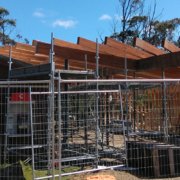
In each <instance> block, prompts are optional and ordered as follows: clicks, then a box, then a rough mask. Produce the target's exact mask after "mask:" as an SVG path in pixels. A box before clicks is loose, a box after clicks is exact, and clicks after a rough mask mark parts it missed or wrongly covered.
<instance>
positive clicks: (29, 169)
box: [20, 161, 80, 180]
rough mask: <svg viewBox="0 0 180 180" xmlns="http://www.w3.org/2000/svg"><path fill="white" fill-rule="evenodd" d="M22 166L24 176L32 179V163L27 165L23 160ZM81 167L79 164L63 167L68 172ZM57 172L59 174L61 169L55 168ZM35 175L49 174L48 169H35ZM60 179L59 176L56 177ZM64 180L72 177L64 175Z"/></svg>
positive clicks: (29, 179) (28, 179)
mask: <svg viewBox="0 0 180 180" xmlns="http://www.w3.org/2000/svg"><path fill="white" fill-rule="evenodd" d="M20 164H21V166H22V171H23V175H24V178H25V179H26V180H32V179H33V178H32V167H31V166H30V165H25V164H24V163H23V162H22V161H21V162H20ZM79 170H80V167H77V166H71V167H67V168H63V170H62V173H68V172H74V171H79ZM55 174H59V170H55ZM35 176H36V177H43V176H48V170H42V171H40V170H36V171H35ZM55 179H57V180H58V177H57V178H55ZM61 179H62V180H69V179H70V178H69V177H68V176H64V177H62V178H61Z"/></svg>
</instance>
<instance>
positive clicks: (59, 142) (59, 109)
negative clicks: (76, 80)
mask: <svg viewBox="0 0 180 180" xmlns="http://www.w3.org/2000/svg"><path fill="white" fill-rule="evenodd" d="M58 77H59V81H58V134H59V139H58V146H59V157H58V158H59V163H58V165H59V180H61V159H62V158H61V152H62V149H61V148H62V146H61V145H62V144H61V81H60V79H61V76H60V72H59V73H58Z"/></svg>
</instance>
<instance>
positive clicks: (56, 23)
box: [52, 19, 77, 29]
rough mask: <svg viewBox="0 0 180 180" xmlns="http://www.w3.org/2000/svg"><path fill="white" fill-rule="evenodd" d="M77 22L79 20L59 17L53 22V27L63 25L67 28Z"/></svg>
mask: <svg viewBox="0 0 180 180" xmlns="http://www.w3.org/2000/svg"><path fill="white" fill-rule="evenodd" d="M76 24H77V21H74V20H62V19H57V20H55V21H54V22H53V24H52V25H53V27H63V28H65V29H68V28H72V27H74V26H75V25H76Z"/></svg>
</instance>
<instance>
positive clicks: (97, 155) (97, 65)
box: [96, 39, 100, 168]
mask: <svg viewBox="0 0 180 180" xmlns="http://www.w3.org/2000/svg"><path fill="white" fill-rule="evenodd" d="M96 79H97V80H98V79H99V44H98V39H96ZM96 90H97V91H98V90H99V84H98V82H97V83H96ZM98 132H100V129H99V93H98V92H96V168H98V164H99V151H98V144H99V143H98V141H99V133H98Z"/></svg>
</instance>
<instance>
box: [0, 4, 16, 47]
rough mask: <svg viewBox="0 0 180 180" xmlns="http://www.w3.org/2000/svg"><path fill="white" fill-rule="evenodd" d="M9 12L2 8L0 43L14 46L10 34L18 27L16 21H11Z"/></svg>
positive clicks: (0, 8)
mask: <svg viewBox="0 0 180 180" xmlns="http://www.w3.org/2000/svg"><path fill="white" fill-rule="evenodd" d="M8 16H9V11H8V10H7V9H5V8H3V7H0V42H1V43H2V44H3V45H5V44H14V40H13V39H11V38H10V35H9V34H10V33H11V32H12V30H13V28H15V27H16V20H14V19H9V18H8Z"/></svg>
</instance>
